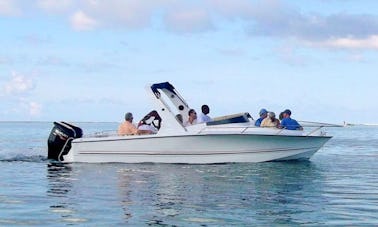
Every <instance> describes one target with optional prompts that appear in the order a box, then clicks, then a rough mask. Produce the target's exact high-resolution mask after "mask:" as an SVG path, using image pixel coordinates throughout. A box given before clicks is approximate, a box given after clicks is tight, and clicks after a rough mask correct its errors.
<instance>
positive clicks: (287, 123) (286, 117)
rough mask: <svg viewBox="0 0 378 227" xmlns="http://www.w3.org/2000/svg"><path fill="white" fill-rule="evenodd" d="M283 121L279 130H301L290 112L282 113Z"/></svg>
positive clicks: (287, 110)
mask: <svg viewBox="0 0 378 227" xmlns="http://www.w3.org/2000/svg"><path fill="white" fill-rule="evenodd" d="M282 116H283V119H282V121H281V124H280V128H283V129H288V130H303V128H302V126H301V125H300V124H299V123H298V122H297V121H296V120H294V119H292V118H291V117H290V116H291V111H290V110H289V109H286V110H285V111H284V112H282Z"/></svg>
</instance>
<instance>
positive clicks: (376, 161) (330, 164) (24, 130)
mask: <svg viewBox="0 0 378 227" xmlns="http://www.w3.org/2000/svg"><path fill="white" fill-rule="evenodd" d="M76 125H78V126H79V127H81V128H83V129H84V133H92V132H95V131H102V130H113V129H115V128H117V124H116V123H77V124H76ZM52 127H53V125H52V123H51V122H42V123H41V122H0V226H8V225H18V226H31V225H35V226H65V225H79V226H118V225H119V226H128V225H129V226H231V225H233V226H235V225H236V226H299V225H305V226H378V167H377V166H378V127H348V128H329V129H328V134H330V135H333V136H334V137H333V138H332V139H331V140H330V141H329V142H328V143H327V144H326V145H325V147H323V148H322V149H321V150H320V151H319V152H318V153H316V154H315V155H314V156H313V157H312V159H310V161H304V162H303V161H302V162H268V163H258V164H254V163H250V164H222V165H182V164H181V165H176V164H77V163H75V164H66V165H62V164H52V163H50V161H49V160H47V159H46V155H47V138H48V135H49V133H50V130H51V128H52Z"/></svg>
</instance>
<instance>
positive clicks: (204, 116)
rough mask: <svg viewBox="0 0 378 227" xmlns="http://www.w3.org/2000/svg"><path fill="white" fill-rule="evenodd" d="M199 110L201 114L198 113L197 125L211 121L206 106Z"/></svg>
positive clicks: (208, 109)
mask: <svg viewBox="0 0 378 227" xmlns="http://www.w3.org/2000/svg"><path fill="white" fill-rule="evenodd" d="M201 110H202V113H200V115H199V118H198V123H203V122H209V121H212V119H211V117H209V115H208V114H209V113H210V108H209V106H208V105H202V107H201Z"/></svg>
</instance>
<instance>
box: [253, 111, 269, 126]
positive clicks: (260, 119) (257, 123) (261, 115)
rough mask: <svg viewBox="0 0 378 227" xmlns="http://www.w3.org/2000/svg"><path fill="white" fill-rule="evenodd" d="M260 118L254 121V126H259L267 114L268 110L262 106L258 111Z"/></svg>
mask: <svg viewBox="0 0 378 227" xmlns="http://www.w3.org/2000/svg"><path fill="white" fill-rule="evenodd" d="M259 115H260V118H259V119H257V120H256V121H255V126H257V127H260V125H261V122H262V121H263V120H264V119H265V118H266V117H267V116H268V111H267V110H266V109H264V108H262V109H261V110H260V112H259Z"/></svg>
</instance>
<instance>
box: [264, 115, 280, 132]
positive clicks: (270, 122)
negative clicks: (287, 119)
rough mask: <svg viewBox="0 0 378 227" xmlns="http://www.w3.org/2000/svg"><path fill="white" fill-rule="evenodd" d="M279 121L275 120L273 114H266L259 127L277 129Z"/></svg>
mask: <svg viewBox="0 0 378 227" xmlns="http://www.w3.org/2000/svg"><path fill="white" fill-rule="evenodd" d="M279 126H280V121H279V120H278V119H277V118H276V114H275V113H274V112H268V116H267V117H266V118H265V119H264V120H263V121H262V122H261V125H260V127H270V128H278V127H279Z"/></svg>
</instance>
